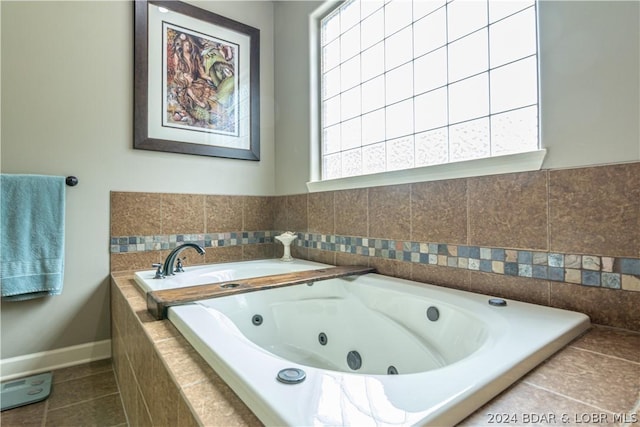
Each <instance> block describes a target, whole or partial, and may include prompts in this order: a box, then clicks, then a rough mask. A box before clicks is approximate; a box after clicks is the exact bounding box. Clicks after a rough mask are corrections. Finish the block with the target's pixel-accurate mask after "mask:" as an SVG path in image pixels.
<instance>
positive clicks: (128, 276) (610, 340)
mask: <svg viewBox="0 0 640 427" xmlns="http://www.w3.org/2000/svg"><path fill="white" fill-rule="evenodd" d="M111 298H112V305H111V312H112V334H113V338H112V343H113V344H112V345H113V364H114V369H115V372H116V377H117V380H118V384H119V386H120V392H121V395H122V398H123V402H124V407H125V411H126V412H127V416H128V419H129V422H130V425H132V426H133V425H181V426H191V425H193V426H196V425H225V426H234V425H235V426H240V425H252V426H253V425H261V423H260V421H259V420H258V419H257V418H255V416H254V415H253V414H252V412H251V411H250V410H249V409H248V408H247V407H246V405H244V403H243V402H242V401H241V400H240V399H239V398H238V397H237V396H236V395H235V393H233V391H232V390H231V389H229V387H228V386H227V385H226V384H225V383H224V382H223V381H222V380H221V379H220V377H219V376H218V375H217V374H216V373H215V371H213V370H212V369H211V367H209V365H208V364H207V363H206V362H205V361H204V360H203V359H202V357H201V356H200V355H199V354H198V353H197V352H196V351H195V350H194V349H193V347H191V345H190V344H189V343H188V342H187V341H186V340H185V339H184V338H183V337H182V336H181V335H180V333H179V332H178V331H177V330H176V329H175V327H174V326H173V325H172V324H171V323H170V322H169V321H166V320H163V321H152V319H151V318H150V316H149V314H148V313H147V312H146V304H145V300H144V297H143V295H142V294H141V293H140V291H139V290H138V288H137V286H136V285H135V283H134V280H133V272H121V273H113V274H112V279H111ZM639 346H640V334H638V333H635V332H631V331H625V330H620V329H614V328H607V327H594V328H593V329H592V330H590V331H589V332H587V333H586V334H585V335H583V336H582V337H580V338H578V339H576V340H575V341H573V342H572V343H571V344H569V345H568V346H567V347H565V348H564V349H563V350H561V351H560V352H558V353H556V354H555V355H554V356H552V357H551V358H550V359H548V360H547V361H546V362H544V363H543V364H541V365H540V366H538V367H537V368H535V369H534V370H533V371H531V372H530V373H529V374H528V375H526V376H525V377H523V378H522V379H521V380H519V381H518V382H517V383H515V384H514V385H513V386H512V387H510V388H509V389H507V390H506V391H505V392H503V393H502V394H500V395H499V396H497V397H496V398H495V399H493V400H492V401H490V402H489V403H487V404H486V405H485V406H484V407H482V408H480V409H479V410H478V411H477V412H476V413H474V414H472V415H471V416H470V417H469V418H468V419H466V420H465V421H463V423H462V425H466V426H483V425H488V424H489V423H490V417H491V414H496V413H507V414H512V415H513V416H515V417H518V420H519V421H520V423H519V424H524V423H523V418H522V417H523V416H524V415H525V414H538V415H542V414H549V413H553V414H556V416H557V417H558V419H559V418H560V417H561V416H562V415H564V414H566V415H567V416H569V417H570V419H571V420H576V419H579V420H580V419H581V417H583V416H589V415H588V414H592V416H593V414H597V416H598V417H600V419H604V418H606V419H607V420H608V423H606V424H614V425H615V424H619V425H621V424H623V423H615V422H613V420H614V417H621V416H624V417H626V419H628V420H631V419H633V418H632V417H633V416H635V417H637V416H638V411H639V408H640V401H638V398H639V394H638V393H639V392H640V379H639V378H640V376H638V375H637V373H638V371H639V370H640V359H639V358H638V351H637V349H638V347H639ZM585 390H588V392H585ZM634 414H635V415H634ZM576 417H577V418H576ZM616 419H617V418H616ZM512 424H513V423H512ZM560 424H561V423H557V425H560ZM575 424H578V423H576V422H572V423H569V424H566V425H575ZM580 424H587V425H588V424H589V423H585V422H581V423H580ZM594 424H595V423H594ZM600 424H602V423H600ZM630 425H635V424H630Z"/></svg>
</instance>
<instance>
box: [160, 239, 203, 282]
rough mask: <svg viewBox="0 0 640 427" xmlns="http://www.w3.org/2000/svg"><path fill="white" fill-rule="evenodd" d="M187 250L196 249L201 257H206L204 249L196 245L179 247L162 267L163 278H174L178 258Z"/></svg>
mask: <svg viewBox="0 0 640 427" xmlns="http://www.w3.org/2000/svg"><path fill="white" fill-rule="evenodd" d="M187 248H193V249H195V250H196V251H197V252H198V253H199V254H200V255H204V248H203V247H202V246H200V245H198V244H196V243H185V244H183V245H180V246H178V247H177V248H175V249H174V250H172V251H171V253H170V254H169V255H167V259H165V260H164V265H163V267H162V275H163V276H173V271H174V270H173V266H174V264H175V262H176V258H177V257H178V254H180V252H182V251H183V250H185V249H187Z"/></svg>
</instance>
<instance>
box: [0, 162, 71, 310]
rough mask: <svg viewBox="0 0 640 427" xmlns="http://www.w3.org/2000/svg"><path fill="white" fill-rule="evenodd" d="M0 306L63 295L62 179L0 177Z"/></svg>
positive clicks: (23, 176) (63, 186)
mask: <svg viewBox="0 0 640 427" xmlns="http://www.w3.org/2000/svg"><path fill="white" fill-rule="evenodd" d="M0 178H1V179H2V180H1V181H0V182H1V185H0V193H1V194H0V287H1V288H2V292H1V296H2V301H20V300H26V299H32V298H38V297H42V296H47V295H59V294H60V293H61V292H62V281H63V273H64V211H65V178H64V177H58V176H43V175H4V174H3V175H1V176H0Z"/></svg>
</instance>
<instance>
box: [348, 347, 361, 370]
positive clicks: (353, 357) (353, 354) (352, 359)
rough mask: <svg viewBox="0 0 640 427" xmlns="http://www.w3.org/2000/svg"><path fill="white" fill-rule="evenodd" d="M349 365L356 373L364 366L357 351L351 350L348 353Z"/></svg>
mask: <svg viewBox="0 0 640 427" xmlns="http://www.w3.org/2000/svg"><path fill="white" fill-rule="evenodd" d="M347 365H349V367H350V368H351V369H353V370H354V371H357V370H358V369H360V367H361V366H362V357H361V356H360V353H358V352H357V351H355V350H351V351H350V352H349V353H347Z"/></svg>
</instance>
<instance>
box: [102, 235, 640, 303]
mask: <svg viewBox="0 0 640 427" xmlns="http://www.w3.org/2000/svg"><path fill="white" fill-rule="evenodd" d="M278 234H280V231H273V230H269V231H238V232H230V233H206V234H172V235H154V236H122V237H112V238H111V241H110V251H111V253H131V252H145V251H156V250H167V249H173V248H175V247H177V246H179V245H180V244H182V243H184V242H193V243H198V244H199V245H201V246H203V247H205V248H212V247H223V246H237V245H249V244H260V243H274V242H275V238H274V236H277V235H278ZM294 244H295V245H296V246H298V247H305V248H311V249H320V250H324V251H332V252H341V253H349V254H354V255H362V256H367V257H376V258H382V259H391V260H396V261H404V262H412V263H421V264H429V265H437V266H441V267H451V268H461V269H466V270H473V271H482V272H486V273H494V274H502V275H507V276H515V277H526V278H533V279H542V280H551V281H555V282H568V283H573V284H578V285H583V286H593V287H602V288H609V289H624V290H630V291H638V292H640V259H638V258H629V257H607V256H600V255H585V254H564V253H556V252H542V251H531V250H517V249H504V248H493V247H482V246H465V245H452V244H447V243H424V242H411V241H400V240H391V239H376V238H366V237H354V236H340V235H327V234H316V233H298V239H296V240H295V241H294Z"/></svg>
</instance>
